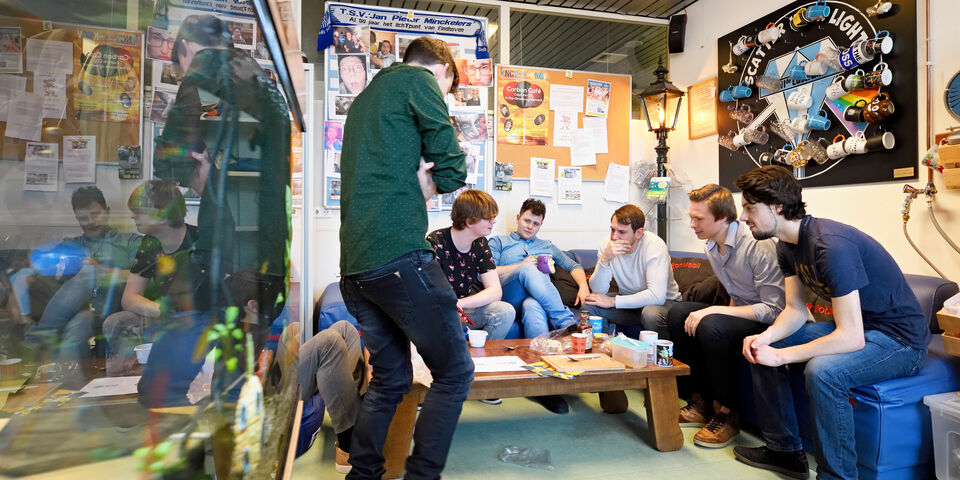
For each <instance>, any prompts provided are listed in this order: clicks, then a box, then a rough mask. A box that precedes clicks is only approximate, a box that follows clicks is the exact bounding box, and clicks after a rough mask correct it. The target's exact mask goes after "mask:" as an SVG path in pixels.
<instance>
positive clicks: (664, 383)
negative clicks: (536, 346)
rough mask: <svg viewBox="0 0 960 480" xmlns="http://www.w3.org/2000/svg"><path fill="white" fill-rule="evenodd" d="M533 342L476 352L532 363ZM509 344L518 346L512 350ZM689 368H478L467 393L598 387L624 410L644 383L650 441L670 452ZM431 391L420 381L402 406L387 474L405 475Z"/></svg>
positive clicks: (677, 436) (678, 436) (497, 344)
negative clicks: (540, 371) (565, 373)
mask: <svg viewBox="0 0 960 480" xmlns="http://www.w3.org/2000/svg"><path fill="white" fill-rule="evenodd" d="M529 344H530V340H529V339H523V340H491V341H488V342H487V343H486V346H485V347H484V348H471V349H470V355H471V356H472V357H475V358H476V357H493V356H503V355H516V356H518V357H520V358H521V359H523V361H524V362H526V363H534V362H538V361H540V354H539V353H537V352H534V351H533V350H530V348H528V346H529ZM507 347H514V349H513V350H509V349H507ZM689 374H690V367H688V366H687V365H684V364H683V363H681V362H678V361H674V366H672V367H647V368H629V367H628V368H627V369H626V370H623V371H614V372H590V373H583V374H581V375H579V376H577V377H575V378H573V379H571V380H563V379H559V378H551V377H541V376H539V375H537V374H535V373H533V372H528V371H523V372H495V373H477V374H475V375H474V379H473V384H472V385H471V386H470V394H469V396H468V397H467V399H468V400H480V399H484V398H501V397H502V398H512V397H532V396H537V395H563V394H572V393H591V392H597V393H599V395H600V405H601V407H602V408H603V410H604V411H605V412H607V413H622V412H624V411H625V410H626V407H627V404H626V395H624V393H623V391H624V390H632V389H642V390H644V398H645V400H646V401H645V403H646V408H647V423H648V425H649V431H650V443H651V444H652V445H653V447H654V448H656V449H657V450H660V451H661V452H670V451H674V450H679V449H680V447H682V446H683V434H682V433H681V432H680V424H679V422H678V420H677V419H678V418H679V416H680V403H679V402H678V400H677V379H676V377H677V376H679V375H689ZM426 391H427V389H426V387H424V386H422V385H419V384H415V385H414V386H413V388H412V389H411V391H410V393H408V394H407V395H406V396H405V397H404V398H403V402H402V403H401V404H400V405H399V406H398V407H397V413H396V416H395V417H394V419H393V423H391V424H390V431H389V433H388V435H387V443H386V444H385V445H384V449H383V452H384V457H385V459H386V464H385V467H386V470H387V472H386V475H384V478H398V477H401V476H403V471H404V466H405V463H406V459H407V456H408V455H409V452H410V442H411V439H412V435H413V426H414V423H415V422H416V414H417V405H418V404H419V403H420V402H421V401H422V399H423V395H424V394H425V393H426Z"/></svg>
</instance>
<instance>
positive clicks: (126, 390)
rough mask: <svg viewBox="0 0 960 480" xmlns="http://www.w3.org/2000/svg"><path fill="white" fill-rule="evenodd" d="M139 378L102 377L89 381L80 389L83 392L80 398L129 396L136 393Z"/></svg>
mask: <svg viewBox="0 0 960 480" xmlns="http://www.w3.org/2000/svg"><path fill="white" fill-rule="evenodd" d="M138 383H140V376H139V375H138V376H135V377H104V378H97V379H94V380H91V381H90V383H88V384H86V385H84V387H83V388H81V389H80V391H81V392H84V394H83V396H82V397H80V398H95V397H109V396H113V395H131V394H135V393H137V384H138Z"/></svg>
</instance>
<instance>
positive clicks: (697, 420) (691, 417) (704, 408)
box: [680, 399, 713, 427]
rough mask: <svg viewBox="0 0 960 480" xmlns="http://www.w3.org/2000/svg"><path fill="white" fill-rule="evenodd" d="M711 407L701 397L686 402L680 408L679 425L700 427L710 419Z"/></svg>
mask: <svg viewBox="0 0 960 480" xmlns="http://www.w3.org/2000/svg"><path fill="white" fill-rule="evenodd" d="M712 413H713V409H711V408H709V406H708V405H707V403H706V402H704V401H703V400H701V399H698V400H691V401H689V402H687V406H685V407H683V408H681V409H680V426H681V427H702V426H704V425H706V424H707V421H708V420H710V415H711V414H712Z"/></svg>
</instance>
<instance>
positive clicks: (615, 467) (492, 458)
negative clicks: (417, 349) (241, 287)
mask: <svg viewBox="0 0 960 480" xmlns="http://www.w3.org/2000/svg"><path fill="white" fill-rule="evenodd" d="M627 396H628V398H629V400H630V409H629V410H628V411H627V412H626V413H623V414H619V415H608V414H605V413H603V411H602V410H601V409H600V402H599V400H598V398H597V395H596V394H582V395H565V396H564V398H566V399H567V402H568V403H569V404H570V413H569V414H567V415H554V414H552V413H550V412H548V411H547V410H545V409H544V408H543V407H541V406H540V405H539V404H537V403H534V402H532V401H530V400H527V399H525V398H509V399H504V400H503V404H501V405H486V404H483V403H480V402H477V401H470V402H466V403H465V404H464V406H463V414H462V415H461V416H460V423H459V424H458V425H457V433H456V435H455V436H454V439H453V445H452V446H451V450H450V457H449V458H448V459H447V467H446V469H445V470H444V472H443V478H444V479H449V480H481V479H482V480H486V479H498V480H513V479H516V480H520V479H523V480H588V479H591V480H593V479H598V480H599V479H618V480H619V479H636V478H663V479H683V478H694V479H697V480H709V479H731V478H735V479H737V480H750V479H755V478H766V479H769V478H786V477H781V476H780V475H777V474H774V473H772V472H767V471H764V470H758V469H755V468H752V467H749V466H747V465H744V464H742V463H740V462H738V461H736V460H735V459H734V457H733V447H734V446H735V445H748V446H757V445H760V444H761V441H760V440H759V439H758V438H757V437H756V436H754V435H751V434H750V433H747V432H744V433H741V434H740V436H739V437H738V438H737V440H736V441H735V442H734V443H731V444H730V445H728V446H727V447H725V448H719V449H709V448H702V447H698V446H696V445H694V444H693V435H694V434H695V433H696V432H697V429H696V428H683V429H682V430H683V436H684V445H683V448H681V449H680V450H678V451H676V452H666V453H664V452H658V451H656V450H654V449H653V447H651V446H650V445H649V444H648V443H647V440H646V439H647V422H646V410H645V409H644V407H643V392H642V391H630V392H627ZM325 420H327V422H325V423H324V427H323V430H322V431H321V433H320V434H319V435H318V436H317V440H316V443H315V444H314V445H313V448H311V449H310V450H309V451H307V453H305V454H304V455H303V456H301V457H300V458H298V459H297V460H296V462H295V463H294V474H293V478H294V479H295V480H308V479H309V480H327V479H337V480H339V479H342V478H343V474H341V473H337V471H336V470H335V469H334V462H333V458H334V448H333V442H334V440H335V436H334V434H333V430H332V429H331V428H330V426H329V419H325ZM507 445H517V446H520V447H538V448H546V449H548V450H549V451H550V458H551V461H552V463H553V467H554V470H553V471H547V470H536V469H531V468H526V467H520V466H517V465H513V464H508V463H504V462H502V461H500V460H499V458H498V457H497V454H498V452H499V450H500V448H502V447H504V446H507ZM811 460H812V459H811ZM811 468H815V467H814V466H813V465H812V464H811ZM814 474H815V472H814V471H811V477H813V476H814Z"/></svg>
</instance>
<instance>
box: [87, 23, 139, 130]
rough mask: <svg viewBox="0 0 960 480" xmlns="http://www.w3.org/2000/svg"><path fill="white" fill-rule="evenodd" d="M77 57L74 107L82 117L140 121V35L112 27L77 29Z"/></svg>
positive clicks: (129, 121) (111, 120)
mask: <svg viewBox="0 0 960 480" xmlns="http://www.w3.org/2000/svg"><path fill="white" fill-rule="evenodd" d="M76 43H77V44H78V45H79V47H80V58H79V59H77V62H76V64H75V66H74V71H76V72H79V73H78V75H77V81H76V87H75V88H76V90H75V92H74V108H75V109H76V111H77V117H78V118H79V119H81V120H100V121H104V122H120V123H138V122H139V121H140V103H141V101H140V51H141V45H140V35H139V34H137V33H136V32H120V31H114V30H93V29H79V30H77V39H76Z"/></svg>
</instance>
